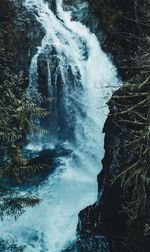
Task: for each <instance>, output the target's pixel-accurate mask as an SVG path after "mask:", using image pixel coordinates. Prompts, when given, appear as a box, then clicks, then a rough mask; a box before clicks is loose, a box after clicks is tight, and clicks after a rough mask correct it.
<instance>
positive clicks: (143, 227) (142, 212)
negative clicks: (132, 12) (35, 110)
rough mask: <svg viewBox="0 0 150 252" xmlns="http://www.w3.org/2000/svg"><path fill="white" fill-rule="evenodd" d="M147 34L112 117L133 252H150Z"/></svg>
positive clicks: (115, 100)
mask: <svg viewBox="0 0 150 252" xmlns="http://www.w3.org/2000/svg"><path fill="white" fill-rule="evenodd" d="M145 14H146V12H145ZM146 18H147V22H148V16H146V15H145V16H144V19H143V22H144V20H145V19H146ZM139 21H140V20H138V25H139ZM145 24H147V23H146V22H145ZM139 26H140V25H139ZM140 28H141V27H139V29H140ZM146 34H147V33H146V31H145V35H144V37H143V40H142V41H141V42H140V43H139V47H138V50H137V52H136V55H135V57H134V58H132V61H133V63H132V66H128V67H125V68H128V71H132V73H133V77H132V78H131V79H130V80H129V81H128V82H126V83H125V84H124V85H123V86H122V87H121V88H120V89H119V90H118V91H117V92H116V93H115V94H114V95H113V97H112V99H111V103H113V104H115V108H116V109H115V110H114V112H112V113H111V114H110V115H109V116H110V117H111V118H112V120H113V122H115V123H116V125H117V126H118V128H119V129H120V130H121V131H122V135H123V134H124V136H125V142H124V144H120V146H119V149H118V153H119V154H120V156H122V155H123V154H121V153H124V155H125V157H126V162H125V164H124V167H120V171H117V173H118V174H116V176H115V178H113V180H112V182H113V184H115V183H118V182H119V184H120V186H121V188H122V195H121V197H122V212H124V213H125V214H126V216H127V236H126V237H125V239H124V242H123V246H124V247H125V251H130V252H147V251H149V239H150V231H149V230H150V208H149V206H150V166H149V160H150V75H149V69H150V64H149V60H150V52H149V41H148V40H147V35H146ZM143 42H144V43H143ZM123 132H126V133H123Z"/></svg>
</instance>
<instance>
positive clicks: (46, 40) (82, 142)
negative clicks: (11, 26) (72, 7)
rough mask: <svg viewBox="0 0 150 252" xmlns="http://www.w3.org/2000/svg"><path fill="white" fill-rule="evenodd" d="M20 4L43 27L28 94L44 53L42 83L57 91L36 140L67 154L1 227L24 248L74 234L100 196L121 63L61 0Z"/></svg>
mask: <svg viewBox="0 0 150 252" xmlns="http://www.w3.org/2000/svg"><path fill="white" fill-rule="evenodd" d="M23 4H24V6H25V7H26V9H27V10H28V11H29V12H31V13H32V14H33V15H35V16H36V18H37V21H38V22H39V25H41V26H42V27H43V30H44V32H45V35H44V37H43V39H42V42H41V45H40V46H39V47H38V48H37V52H36V54H35V55H34V56H33V58H32V61H31V66H30V83H29V87H28V90H27V94H28V96H29V97H30V98H31V99H33V100H35V101H36V102H37V103H38V102H39V93H40V91H39V72H38V69H39V67H38V64H39V58H40V57H41V55H43V57H44V59H45V60H46V66H47V78H46V81H45V82H44V83H42V84H41V85H46V87H45V86H42V87H43V89H45V88H46V89H47V90H48V94H49V95H50V96H51V95H53V96H55V98H56V100H55V104H54V105H52V109H51V110H52V111H51V112H52V113H51V116H50V118H49V119H48V120H49V121H50V122H48V124H47V125H48V126H47V127H48V128H47V130H48V131H49V135H48V136H47V137H46V138H45V137H42V136H40V137H39V138H38V139H36V143H35V145H37V146H40V148H43V146H44V145H45V144H47V145H49V146H53V148H54V149H55V145H56V144H57V146H58V145H60V146H61V147H63V148H64V149H67V150H69V151H70V154H69V155H64V156H60V157H57V161H58V162H57V164H58V165H57V167H56V170H55V172H54V173H53V174H52V175H50V176H49V178H48V179H47V180H46V181H45V182H43V183H41V184H40V185H39V187H38V189H36V193H37V194H38V195H39V197H40V198H41V199H42V202H41V204H40V205H39V206H36V207H35V208H33V209H27V211H26V213H25V214H24V215H23V216H22V217H21V218H19V220H17V221H13V220H5V221H4V222H3V224H2V225H3V228H2V231H3V234H4V235H5V236H6V235H10V236H13V237H16V238H17V241H18V243H19V244H24V245H26V248H25V251H26V252H42V251H43V252H45V251H48V252H61V251H64V250H65V248H67V247H68V246H69V244H70V243H72V242H73V241H74V240H75V239H76V227H77V222H78V213H79V211H80V210H81V209H83V208H84V207H86V206H87V205H90V204H92V203H93V202H94V201H95V200H96V197H97V184H96V176H97V174H98V172H99V171H100V161H101V158H102V157H103V153H104V151H103V142H104V139H103V134H102V133H101V132H102V128H103V125H104V121H105V119H106V115H107V112H108V111H107V107H105V106H104V105H105V104H106V101H107V100H108V98H109V97H110V95H111V88H109V86H116V85H117V77H116V70H115V67H114V66H113V65H112V63H111V61H110V60H109V58H108V57H107V55H106V54H105V53H104V52H103V51H102V50H101V48H100V45H99V42H98V39H97V38H96V36H95V35H94V34H92V33H91V32H90V30H89V29H88V28H87V27H86V26H85V25H83V24H81V23H80V22H77V21H72V20H71V13H70V12H67V11H64V10H63V2H62V0H57V1H56V7H57V8H56V13H53V11H52V10H51V9H50V7H49V4H48V2H46V1H44V0H24V3H23ZM53 59H55V60H54V64H52V63H53ZM53 67H54V68H55V69H52V68H53ZM31 146H32V145H30V147H31ZM61 147H60V148H61ZM0 233H1V231H0Z"/></svg>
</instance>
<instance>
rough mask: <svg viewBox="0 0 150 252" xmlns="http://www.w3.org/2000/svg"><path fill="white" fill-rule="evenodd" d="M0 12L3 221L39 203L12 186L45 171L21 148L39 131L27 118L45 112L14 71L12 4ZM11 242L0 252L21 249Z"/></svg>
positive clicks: (0, 200) (2, 244)
mask: <svg viewBox="0 0 150 252" xmlns="http://www.w3.org/2000/svg"><path fill="white" fill-rule="evenodd" d="M0 10H1V11H0V21H1V23H0V94H1V99H0V143H1V144H0V218H1V220H3V219H4V218H5V217H6V216H7V217H9V216H10V217H13V218H15V219H17V218H18V217H20V216H21V215H22V214H23V213H24V211H25V209H26V207H34V206H35V205H37V204H39V203H40V199H39V198H38V197H36V196H33V195H32V194H29V193H21V192H19V189H17V187H16V185H17V186H21V185H22V184H23V183H24V182H25V181H26V179H27V176H30V175H32V176H33V174H35V173H36V172H37V171H38V170H39V169H44V168H45V166H44V165H41V164H36V165H29V162H28V160H26V159H25V157H24V155H23V146H24V145H25V144H26V141H27V140H26V136H27V134H28V133H29V131H32V130H33V131H37V130H39V128H38V125H36V123H35V124H33V123H31V121H30V117H34V118H39V117H45V116H47V114H48V113H47V111H46V109H44V108H41V107H38V106H37V105H36V104H35V103H33V102H32V101H30V100H29V99H28V98H27V97H26V92H25V90H26V87H27V83H28V78H27V74H26V73H25V71H18V68H17V63H16V53H18V50H17V41H16V39H15V32H16V31H15V24H14V23H13V21H14V20H13V17H14V15H15V8H14V5H13V3H12V2H11V1H8V0H4V1H3V0H2V4H0ZM40 130H41V131H42V132H44V133H45V130H43V129H40ZM15 243H16V242H15V241H13V240H12V239H8V240H7V238H6V237H5V240H3V239H0V251H11V252H22V251H23V247H22V246H17V245H16V244H15Z"/></svg>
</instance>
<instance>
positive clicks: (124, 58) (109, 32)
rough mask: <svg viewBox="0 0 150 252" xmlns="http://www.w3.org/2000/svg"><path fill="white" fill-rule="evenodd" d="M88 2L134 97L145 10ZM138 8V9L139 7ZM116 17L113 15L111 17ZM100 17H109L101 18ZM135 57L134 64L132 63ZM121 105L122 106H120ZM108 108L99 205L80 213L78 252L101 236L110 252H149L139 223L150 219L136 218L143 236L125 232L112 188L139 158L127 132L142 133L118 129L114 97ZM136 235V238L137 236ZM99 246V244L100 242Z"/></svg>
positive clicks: (117, 192) (141, 76)
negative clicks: (137, 17) (87, 242)
mask: <svg viewBox="0 0 150 252" xmlns="http://www.w3.org/2000/svg"><path fill="white" fill-rule="evenodd" d="M92 2H93V5H92V6H93V10H92V11H94V12H95V13H96V14H95V15H98V16H99V18H100V20H101V22H102V29H103V31H105V32H106V39H105V44H104V43H103V44H102V45H103V49H104V50H105V51H107V52H111V53H112V54H113V59H114V62H115V63H116V65H117V66H118V68H119V73H120V74H121V76H122V78H123V79H124V80H128V81H129V82H131V90H130V94H132V92H133V88H132V83H137V85H138V83H139V81H141V80H142V81H143V82H144V80H145V79H146V78H147V76H148V75H147V74H145V73H144V72H141V71H140V70H139V69H138V68H137V65H138V64H139V63H140V64H141V65H142V63H141V62H142V57H141V58H140V55H141V51H142V48H147V49H146V50H149V49H148V48H149V47H148V44H147V42H145V46H144V47H143V44H142V43H141V41H140V39H139V37H140V36H141V37H142V39H143V41H146V40H144V39H145V37H146V36H147V35H146V34H147V28H146V26H145V28H144V26H142V27H141V26H140V25H139V24H137V23H136V22H135V15H137V13H138V16H139V17H142V16H143V12H144V11H145V13H146V8H145V10H144V8H143V9H142V10H141V9H140V7H139V5H138V8H139V9H136V10H135V9H134V8H133V5H134V1H130V2H129V3H125V2H124V1H121V2H120V1H117V0H114V1H109V0H108V1H106V2H105V1H103V0H100V1H99V2H98V1H92ZM138 4H140V1H139V2H138ZM144 6H147V2H146V1H144ZM102 7H103V9H102ZM134 7H135V6H134ZM95 8H96V9H95ZM135 8H136V7H135ZM117 9H118V12H119V13H118V14H117ZM115 11H116V15H115V16H114V13H115ZM104 13H106V14H107V15H105V16H103V14H104ZM108 13H109V14H108ZM107 18H108V20H107ZM111 18H112V20H111ZM110 20H111V21H110ZM145 23H146V21H145ZM133 45H134V46H133ZM146 45H147V47H146ZM138 48H139V49H138ZM136 57H137V58H138V61H136V60H137V59H136ZM140 60H141V62H140ZM137 62H138V64H137ZM136 64H137V65H136ZM131 78H132V79H131ZM122 94H123V93H122V90H121V88H120V89H119V90H118V91H116V92H115V93H114V95H113V96H117V97H121V96H122ZM125 95H126V94H125ZM118 101H119V102H118ZM126 101H128V104H127V106H129V107H130V106H131V105H130V102H131V101H130V99H129V98H128V100H126ZM135 101H136V104H137V103H138V99H134V102H135ZM123 102H124V101H123V100H122V104H123ZM125 104H126V103H125ZM108 105H109V110H110V115H112V116H110V115H109V116H108V118H107V120H106V123H105V125H104V133H105V146H104V148H105V156H104V158H103V160H102V164H103V169H102V171H101V172H100V174H99V175H98V177H97V181H98V200H97V202H96V203H95V204H93V205H92V206H88V207H87V208H85V209H84V210H82V211H81V212H80V213H79V223H78V228H77V230H78V234H79V244H80V247H81V248H82V249H81V251H87V250H86V249H85V247H84V246H85V245H84V244H85V243H86V241H87V240H91V241H94V239H95V237H97V236H100V237H101V236H102V237H103V236H104V237H106V239H107V241H108V242H109V250H110V251H112V252H127V251H131V252H133V251H136V252H137V251H144V252H147V251H149V249H150V246H149V243H147V237H144V236H143V234H141V233H142V232H143V231H142V229H143V226H142V225H143V222H144V221H145V223H146V222H147V223H148V222H149V219H148V218H149V217H146V215H145V216H144V221H143V219H142V218H141V219H140V217H139V222H140V221H141V223H142V225H141V224H139V225H137V227H138V226H140V225H141V226H140V228H139V230H140V231H141V233H140V231H139V233H138V232H136V228H135V226H133V227H132V228H131V226H130V228H129V225H128V223H129V216H127V215H126V211H123V207H122V205H123V203H124V192H123V189H122V185H121V182H117V183H112V181H113V179H114V176H115V175H117V174H120V173H121V172H123V171H124V170H125V169H126V167H128V164H129V163H130V162H131V161H132V160H134V159H135V160H136V158H137V154H136V153H135V152H133V151H132V148H131V146H129V147H126V143H127V141H128V140H131V141H132V133H131V132H132V131H133V129H134V130H135V129H136V130H140V128H139V129H138V127H140V126H137V125H136V128H135V126H134V127H133V125H132V126H131V125H130V124H123V123H122V124H121V125H120V123H118V122H119V120H118V118H117V114H118V113H119V112H120V111H121V106H120V105H121V104H120V100H117V101H116V100H115V99H113V97H112V98H111V100H110V101H109V103H108ZM124 109H125V107H124ZM143 114H144V111H143ZM129 118H130V119H133V114H131V115H129V114H127V115H126V120H129ZM131 163H132V162H131ZM130 190H131V189H130ZM132 193H133V192H132V191H130V192H129V194H130V195H132ZM146 218H147V219H146ZM134 233H136V235H135V236H134ZM127 236H128V238H127ZM131 236H132V238H131ZM133 236H134V238H133ZM133 239H134V242H133ZM99 242H100V243H101V241H100V240H99ZM124 245H125V246H124ZM109 250H107V249H106V250H104V251H109ZM89 251H90V252H92V251H95V252H97V251H103V250H99V248H98V247H96V248H95V245H94V242H91V249H89Z"/></svg>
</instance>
